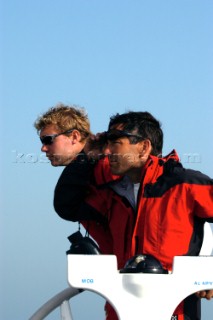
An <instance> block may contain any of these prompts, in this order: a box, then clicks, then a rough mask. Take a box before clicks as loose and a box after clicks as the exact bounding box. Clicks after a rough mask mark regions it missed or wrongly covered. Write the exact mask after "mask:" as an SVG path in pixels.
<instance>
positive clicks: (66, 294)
mask: <svg viewBox="0 0 213 320" xmlns="http://www.w3.org/2000/svg"><path fill="white" fill-rule="evenodd" d="M82 291H83V290H79V289H76V288H72V287H69V288H67V289H65V290H63V291H61V292H59V293H58V294H56V295H55V296H54V297H52V298H51V299H50V300H48V301H47V302H46V303H45V304H43V306H41V307H40V308H39V309H38V310H37V311H36V312H35V313H34V314H33V315H32V316H31V317H30V318H29V320H43V319H44V318H45V317H47V316H48V315H49V314H50V313H51V312H52V311H54V310H55V309H57V308H58V307H60V311H61V320H73V316H72V313H71V309H70V304H69V300H70V299H71V298H72V297H74V296H76V295H77V294H79V293H81V292H82Z"/></svg>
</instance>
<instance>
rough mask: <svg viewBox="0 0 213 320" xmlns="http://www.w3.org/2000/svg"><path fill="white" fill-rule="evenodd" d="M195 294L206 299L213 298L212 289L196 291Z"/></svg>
mask: <svg viewBox="0 0 213 320" xmlns="http://www.w3.org/2000/svg"><path fill="white" fill-rule="evenodd" d="M195 294H196V296H197V297H198V298H205V299H207V300H211V298H213V289H212V290H202V291H198V292H196V293H195Z"/></svg>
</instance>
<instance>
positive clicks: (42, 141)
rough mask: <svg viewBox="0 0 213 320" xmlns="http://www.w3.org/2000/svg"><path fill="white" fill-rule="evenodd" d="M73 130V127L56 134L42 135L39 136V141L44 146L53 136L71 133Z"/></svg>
mask: <svg viewBox="0 0 213 320" xmlns="http://www.w3.org/2000/svg"><path fill="white" fill-rule="evenodd" d="M73 130H75V129H70V130H67V131H64V132H61V133H56V134H50V135H48V136H42V137H40V140H41V143H42V144H43V145H45V146H49V145H51V144H52V143H53V142H54V140H55V138H57V137H58V136H60V135H61V134H67V133H71V132H72V131H73Z"/></svg>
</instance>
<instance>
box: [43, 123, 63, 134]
mask: <svg viewBox="0 0 213 320" xmlns="http://www.w3.org/2000/svg"><path fill="white" fill-rule="evenodd" d="M55 133H59V129H58V127H57V126H56V125H54V124H49V125H47V126H46V127H44V128H42V129H41V131H40V137H42V136H48V135H51V134H55Z"/></svg>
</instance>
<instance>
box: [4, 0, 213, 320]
mask: <svg viewBox="0 0 213 320" xmlns="http://www.w3.org/2000/svg"><path fill="white" fill-rule="evenodd" d="M212 18H213V2H212V1H211V0H203V1H201V0H193V1H192V0H178V1H174V0H161V1H158V0H150V1H144V0H133V1H130V0H128V1H127V0H107V1H106V0H78V1H74V0H60V1H59V0H36V1H35V0H31V1H29V0H28V1H27V0H22V1H18V0H8V1H6V0H1V1H0V30H1V31H0V45H1V51H0V108H1V119H0V123H1V126H0V134H1V143H0V148H1V160H0V172H1V182H0V192H1V204H0V206H1V207H0V208H1V212H0V215H1V220H0V221H1V225H0V226H1V233H0V237H1V244H0V246H1V247H0V248H1V264H0V269H1V273H0V283H1V286H0V287H1V289H0V316H1V319H4V320H14V319H16V320H22V319H27V318H28V317H29V316H30V315H31V314H32V313H33V312H34V311H35V310H36V309H37V308H38V307H40V305H41V304H43V303H44V302H45V301H46V300H47V299H49V298H50V297H51V296H53V295H55V294H56V293H58V292H59V291H60V290H62V289H64V288H66V287H67V263H66V255H65V251H66V250H67V249H68V248H69V243H68V240H67V236H69V235H70V234H71V233H72V232H73V231H75V230H76V229H77V225H76V224H74V223H69V222H67V221H63V220H62V219H60V218H59V217H58V216H57V215H56V213H55V212H54V209H53V205H52V200H53V191H54V187H55V184H56V182H57V179H58V177H59V175H60V173H61V171H62V169H63V168H53V167H51V166H50V164H49V163H48V162H47V161H46V159H45V158H44V157H43V156H42V155H41V151H40V147H41V145H40V142H39V139H38V137H37V134H36V131H35V129H34V128H33V123H34V121H35V120H36V118H37V116H38V115H39V114H40V113H42V112H44V111H46V110H47V109H48V108H49V107H51V106H53V105H55V104H56V103H58V102H63V103H70V104H76V105H79V106H82V107H84V108H85V109H86V110H87V112H88V114H89V118H90V120H91V125H92V130H93V131H94V132H98V131H101V130H105V129H106V127H107V123H108V120H109V117H110V116H111V115H113V114H115V113H116V112H125V111H127V110H130V109H131V110H135V111H138V110H142V111H150V112H151V113H152V114H153V115H154V116H156V117H157V118H158V119H159V120H161V122H162V125H163V130H164V133H165V143H164V154H166V153H168V152H170V151H171V150H172V149H173V148H175V149H176V150H177V151H178V153H179V155H180V157H181V159H182V161H183V164H184V165H185V166H186V167H191V168H193V169H196V170H200V171H202V172H204V173H206V174H208V175H209V176H211V177H212V176H213V167H212V158H213V148H212V137H213V123H212V119H213V90H212V89H213V62H212V57H213V43H212V31H213V19H212ZM89 302H90V303H89ZM83 304H85V305H86V307H85V308H82V305H83ZM90 304H91V307H90ZM72 305H73V310H74V312H76V313H77V319H78V320H83V319H84V318H85V317H89V319H93V320H98V319H100V317H101V316H102V315H103V311H102V305H103V301H102V299H101V298H98V297H97V296H94V295H92V294H87V293H84V294H82V297H76V298H75V299H73V302H72ZM212 312H213V302H212V301H211V302H207V303H204V308H203V314H204V318H203V320H210V319H211V317H210V313H212ZM48 319H52V320H55V319H58V313H54V314H53V315H52V316H51V317H48Z"/></svg>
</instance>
